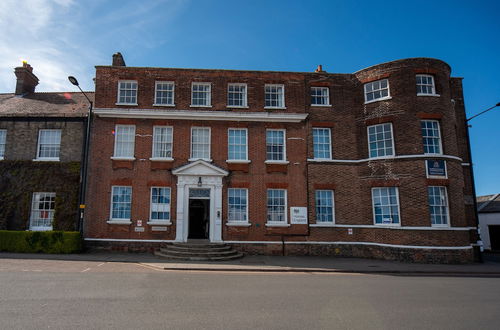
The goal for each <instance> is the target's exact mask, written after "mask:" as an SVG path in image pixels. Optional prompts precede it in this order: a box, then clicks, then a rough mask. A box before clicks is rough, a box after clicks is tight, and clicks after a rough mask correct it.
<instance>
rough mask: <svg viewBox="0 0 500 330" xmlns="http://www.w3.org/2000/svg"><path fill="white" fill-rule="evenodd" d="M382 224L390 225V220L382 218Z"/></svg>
mask: <svg viewBox="0 0 500 330" xmlns="http://www.w3.org/2000/svg"><path fill="white" fill-rule="evenodd" d="M382 223H383V224H389V223H392V218H383V219H382Z"/></svg>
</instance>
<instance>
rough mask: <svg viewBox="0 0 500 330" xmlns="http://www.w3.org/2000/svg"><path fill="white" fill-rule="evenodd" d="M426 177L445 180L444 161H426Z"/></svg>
mask: <svg viewBox="0 0 500 330" xmlns="http://www.w3.org/2000/svg"><path fill="white" fill-rule="evenodd" d="M425 162H426V164H427V166H426V167H427V176H428V177H430V176H438V177H443V178H446V161H445V160H442V159H427V160H426V161H425Z"/></svg>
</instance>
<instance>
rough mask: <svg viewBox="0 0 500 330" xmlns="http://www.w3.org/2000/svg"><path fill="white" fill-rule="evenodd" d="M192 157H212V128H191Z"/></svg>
mask: <svg viewBox="0 0 500 330" xmlns="http://www.w3.org/2000/svg"><path fill="white" fill-rule="evenodd" d="M191 158H194V159H210V128H208V127H207V128H192V129H191Z"/></svg>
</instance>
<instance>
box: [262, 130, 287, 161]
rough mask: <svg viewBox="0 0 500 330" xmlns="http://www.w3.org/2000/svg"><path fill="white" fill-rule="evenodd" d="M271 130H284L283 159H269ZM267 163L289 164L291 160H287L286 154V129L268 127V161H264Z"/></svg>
mask: <svg viewBox="0 0 500 330" xmlns="http://www.w3.org/2000/svg"><path fill="white" fill-rule="evenodd" d="M269 131H282V132H283V159H281V160H273V159H268V158H267V132H269ZM264 163H266V164H288V163H289V162H288V161H287V155H286V129H281V128H280V129H275V128H269V129H266V161H265V162H264Z"/></svg>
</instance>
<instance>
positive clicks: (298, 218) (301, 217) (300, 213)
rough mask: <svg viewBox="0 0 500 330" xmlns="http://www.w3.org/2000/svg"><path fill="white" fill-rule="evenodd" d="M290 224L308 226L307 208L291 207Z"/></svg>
mask: <svg viewBox="0 0 500 330" xmlns="http://www.w3.org/2000/svg"><path fill="white" fill-rule="evenodd" d="M290 223H292V224H299V225H307V207H291V208H290Z"/></svg>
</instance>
